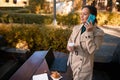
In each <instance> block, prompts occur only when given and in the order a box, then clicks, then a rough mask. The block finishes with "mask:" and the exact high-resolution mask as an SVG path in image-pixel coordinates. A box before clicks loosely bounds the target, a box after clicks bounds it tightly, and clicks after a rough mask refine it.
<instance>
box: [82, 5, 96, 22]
mask: <svg viewBox="0 0 120 80" xmlns="http://www.w3.org/2000/svg"><path fill="white" fill-rule="evenodd" d="M83 8H88V9H89V10H90V14H93V15H95V16H97V8H96V7H94V6H91V5H86V6H83V7H82V9H83ZM95 22H96V23H97V19H95Z"/></svg>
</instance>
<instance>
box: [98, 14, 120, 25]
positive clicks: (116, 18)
mask: <svg viewBox="0 0 120 80" xmlns="http://www.w3.org/2000/svg"><path fill="white" fill-rule="evenodd" d="M97 20H98V25H104V24H106V25H114V26H120V14H119V13H111V12H99V13H98V16H97Z"/></svg>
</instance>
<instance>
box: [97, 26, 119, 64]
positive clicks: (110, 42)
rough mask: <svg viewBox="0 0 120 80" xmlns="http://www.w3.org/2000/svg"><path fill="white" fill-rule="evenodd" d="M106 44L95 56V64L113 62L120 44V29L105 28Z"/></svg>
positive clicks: (104, 43) (103, 28)
mask: <svg viewBox="0 0 120 80" xmlns="http://www.w3.org/2000/svg"><path fill="white" fill-rule="evenodd" d="M100 28H101V29H102V30H103V31H104V32H105V36H104V42H103V44H102V46H101V48H100V50H99V51H97V52H96V54H95V62H103V63H108V62H110V61H112V58H113V54H114V52H115V50H116V48H117V45H118V44H120V27H111V26H103V27H100Z"/></svg>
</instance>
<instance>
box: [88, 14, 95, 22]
mask: <svg viewBox="0 0 120 80" xmlns="http://www.w3.org/2000/svg"><path fill="white" fill-rule="evenodd" d="M95 18H96V17H95V15H92V14H90V15H89V17H88V20H87V22H92V24H95Z"/></svg>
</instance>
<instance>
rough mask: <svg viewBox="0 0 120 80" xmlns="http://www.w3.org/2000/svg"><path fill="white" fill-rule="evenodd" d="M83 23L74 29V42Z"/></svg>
mask: <svg viewBox="0 0 120 80" xmlns="http://www.w3.org/2000/svg"><path fill="white" fill-rule="evenodd" d="M82 26H83V25H78V27H77V29H76V33H75V35H74V36H75V37H74V42H75V41H76V38H77V36H78V34H80V33H81V28H82Z"/></svg>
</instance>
